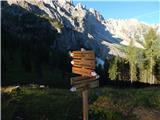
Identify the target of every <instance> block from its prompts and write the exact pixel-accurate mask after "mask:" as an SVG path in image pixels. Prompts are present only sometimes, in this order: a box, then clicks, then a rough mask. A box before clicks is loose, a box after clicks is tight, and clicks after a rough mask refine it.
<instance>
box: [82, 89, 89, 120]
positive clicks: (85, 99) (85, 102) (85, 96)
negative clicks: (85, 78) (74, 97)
mask: <svg viewBox="0 0 160 120" xmlns="http://www.w3.org/2000/svg"><path fill="white" fill-rule="evenodd" d="M82 97H83V98H82V99H83V120H88V90H87V89H85V90H83V91H82Z"/></svg>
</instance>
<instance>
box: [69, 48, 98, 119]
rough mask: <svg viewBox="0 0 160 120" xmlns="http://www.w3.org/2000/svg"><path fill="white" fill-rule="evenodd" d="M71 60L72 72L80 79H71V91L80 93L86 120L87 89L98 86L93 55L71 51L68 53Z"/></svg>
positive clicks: (88, 52)
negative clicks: (78, 75)
mask: <svg viewBox="0 0 160 120" xmlns="http://www.w3.org/2000/svg"><path fill="white" fill-rule="evenodd" d="M70 55H71V57H72V58H73V60H72V61H71V64H72V65H73V67H72V72H73V73H75V74H80V75H82V76H80V77H72V78H71V85H72V86H73V87H72V88H71V89H70V90H71V91H82V98H83V120H88V89H89V88H95V87H98V86H99V81H98V80H96V79H97V78H99V76H97V74H96V73H95V72H94V69H95V54H94V52H93V51H73V52H71V53H70Z"/></svg>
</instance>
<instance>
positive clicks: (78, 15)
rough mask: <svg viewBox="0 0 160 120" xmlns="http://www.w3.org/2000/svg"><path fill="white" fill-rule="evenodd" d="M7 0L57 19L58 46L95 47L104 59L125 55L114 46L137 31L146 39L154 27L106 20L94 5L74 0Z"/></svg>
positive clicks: (126, 40)
mask: <svg viewBox="0 0 160 120" xmlns="http://www.w3.org/2000/svg"><path fill="white" fill-rule="evenodd" d="M8 3H9V4H10V5H13V4H16V5H18V6H21V7H23V8H24V9H26V10H28V11H30V12H33V13H35V14H36V15H40V16H48V17H49V18H50V19H56V20H58V21H59V22H60V23H61V24H62V25H63V28H62V29H60V28H56V29H57V31H58V32H59V34H60V35H59V36H58V38H57V40H56V41H55V42H54V43H53V47H54V48H55V49H60V50H68V51H69V50H78V49H80V48H81V47H83V48H86V49H93V50H94V51H95V53H96V55H97V57H99V58H101V59H103V60H104V59H105V58H106V56H108V55H109V54H113V55H119V56H123V53H122V52H120V51H119V50H118V49H117V47H115V46H120V45H122V44H123V45H128V43H129V41H130V39H132V38H133V36H134V35H137V37H138V38H141V39H142V41H143V38H142V35H143V34H144V33H146V31H147V29H148V28H149V27H151V26H149V25H146V24H143V23H140V22H139V21H137V20H105V19H104V18H103V16H102V15H101V14H100V13H99V12H98V11H96V10H95V9H92V8H91V9H86V7H85V6H84V5H82V4H80V3H78V4H77V5H73V3H72V1H71V0H8ZM15 14H18V13H15ZM126 24H127V25H126ZM142 41H136V40H135V46H137V47H141V48H142V47H143V42H142Z"/></svg>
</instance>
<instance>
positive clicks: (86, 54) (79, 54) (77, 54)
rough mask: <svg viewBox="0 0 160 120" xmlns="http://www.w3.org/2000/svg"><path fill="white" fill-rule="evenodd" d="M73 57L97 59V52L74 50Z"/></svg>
mask: <svg viewBox="0 0 160 120" xmlns="http://www.w3.org/2000/svg"><path fill="white" fill-rule="evenodd" d="M72 57H73V58H76V59H81V58H83V59H95V54H94V52H93V51H89V50H88V51H73V52H72Z"/></svg>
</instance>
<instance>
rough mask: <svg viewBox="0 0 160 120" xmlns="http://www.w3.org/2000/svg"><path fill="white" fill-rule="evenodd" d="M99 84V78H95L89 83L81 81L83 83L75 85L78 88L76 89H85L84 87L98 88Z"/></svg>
mask: <svg viewBox="0 0 160 120" xmlns="http://www.w3.org/2000/svg"><path fill="white" fill-rule="evenodd" d="M98 86H99V80H94V81H92V82H88V83H81V84H76V85H73V87H75V88H76V91H83V90H84V89H89V88H96V87H98Z"/></svg>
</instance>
